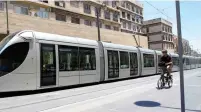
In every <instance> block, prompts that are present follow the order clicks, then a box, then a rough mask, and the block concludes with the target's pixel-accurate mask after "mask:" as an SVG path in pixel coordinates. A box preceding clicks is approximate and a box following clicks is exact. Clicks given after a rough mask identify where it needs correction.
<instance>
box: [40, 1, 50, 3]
mask: <svg viewBox="0 0 201 112" xmlns="http://www.w3.org/2000/svg"><path fill="white" fill-rule="evenodd" d="M39 1H40V2H44V3H48V0H39Z"/></svg>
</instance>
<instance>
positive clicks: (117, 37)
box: [0, 11, 148, 48]
mask: <svg viewBox="0 0 201 112" xmlns="http://www.w3.org/2000/svg"><path fill="white" fill-rule="evenodd" d="M9 30H10V32H11V33H13V32H15V31H18V30H35V31H40V32H47V33H54V34H60V35H66V36H75V37H80V38H86V39H92V40H98V37H97V28H96V27H91V26H86V25H82V24H72V23H68V22H60V21H56V20H50V19H42V18H40V17H32V16H28V15H21V14H16V13H9ZM0 33H2V34H5V33H6V14H5V12H2V11H1V12H0ZM100 33H101V41H110V42H112V43H116V44H123V45H131V46H136V42H135V40H134V38H133V36H132V34H129V33H123V32H117V31H113V30H107V29H100ZM136 37H137V38H136V39H137V41H138V43H140V46H142V47H144V48H148V40H147V37H145V36H139V37H138V36H136Z"/></svg>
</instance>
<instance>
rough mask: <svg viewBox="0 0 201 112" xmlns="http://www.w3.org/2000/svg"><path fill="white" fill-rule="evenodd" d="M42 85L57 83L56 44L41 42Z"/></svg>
mask: <svg viewBox="0 0 201 112" xmlns="http://www.w3.org/2000/svg"><path fill="white" fill-rule="evenodd" d="M40 49H41V58H40V62H41V63H40V71H41V75H40V86H41V87H44V86H54V85H56V56H55V45H51V44H41V48H40Z"/></svg>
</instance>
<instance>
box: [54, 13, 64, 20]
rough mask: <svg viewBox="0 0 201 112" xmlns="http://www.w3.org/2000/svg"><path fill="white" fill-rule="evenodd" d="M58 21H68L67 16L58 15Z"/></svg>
mask: <svg viewBox="0 0 201 112" xmlns="http://www.w3.org/2000/svg"><path fill="white" fill-rule="evenodd" d="M56 20H58V21H66V15H63V14H56Z"/></svg>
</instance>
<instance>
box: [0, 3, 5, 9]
mask: <svg viewBox="0 0 201 112" xmlns="http://www.w3.org/2000/svg"><path fill="white" fill-rule="evenodd" d="M0 10H4V2H0Z"/></svg>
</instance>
